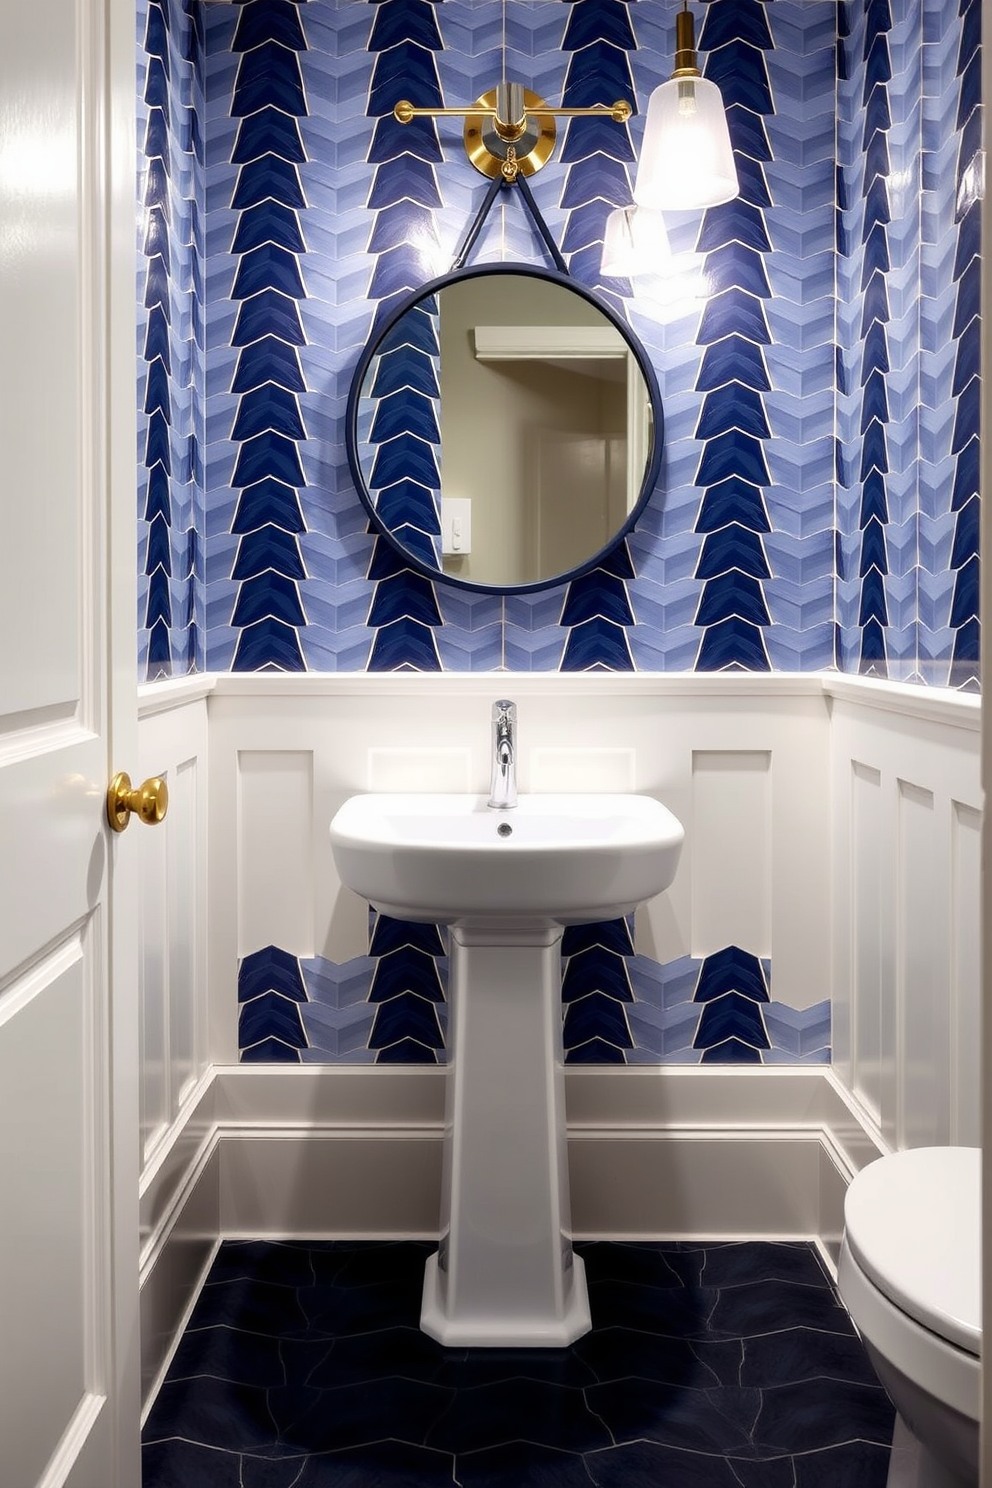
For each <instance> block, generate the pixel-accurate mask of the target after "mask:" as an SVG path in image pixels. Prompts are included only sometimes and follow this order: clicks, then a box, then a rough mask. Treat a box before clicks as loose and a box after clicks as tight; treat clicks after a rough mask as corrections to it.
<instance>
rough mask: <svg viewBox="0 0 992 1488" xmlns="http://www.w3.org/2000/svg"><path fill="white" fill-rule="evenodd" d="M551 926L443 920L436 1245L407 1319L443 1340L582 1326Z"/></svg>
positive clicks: (495, 1344)
mask: <svg viewBox="0 0 992 1488" xmlns="http://www.w3.org/2000/svg"><path fill="white" fill-rule="evenodd" d="M560 942H561V927H560V926H558V925H552V924H547V925H535V923H534V922H533V921H532V922H531V923H530V924H528V925H526V926H521V925H519V924H517V925H514V926H510V925H506V926H503V925H499V926H496V927H494V926H492V925H491V924H489V925H474V924H472V923H471V922H462V923H460V924H458V925H455V926H452V928H451V931H450V959H449V992H448V1003H449V1025H448V1029H449V1037H448V1042H449V1049H450V1058H451V1065H450V1068H449V1070H448V1087H447V1102H446V1104H447V1109H446V1116H445V1136H444V1172H443V1179H442V1197H441V1247H440V1250H439V1251H438V1253H437V1254H436V1255H434V1256H431V1258H430V1260H429V1261H428V1263H427V1274H426V1277H425V1280H424V1300H423V1310H422V1312H421V1317H420V1323H421V1327H422V1328H423V1329H424V1331H425V1332H427V1333H429V1334H431V1336H432V1337H434V1338H437V1339H439V1340H440V1342H441V1343H444V1344H448V1345H451V1346H453V1347H463V1348H464V1347H469V1348H472V1347H480V1348H501V1347H505V1348H562V1347H564V1346H565V1345H567V1344H569V1343H571V1342H572V1341H573V1340H574V1339H576V1338H579V1337H580V1336H581V1335H582V1334H583V1333H585V1332H587V1331H588V1329H589V1328H590V1326H591V1322H590V1317H589V1300H588V1295H587V1292H586V1282H585V1271H584V1268H583V1264H582V1260H581V1258H580V1257H578V1256H573V1254H572V1246H571V1235H570V1212H569V1201H568V1163H567V1154H566V1147H565V1099H564V1097H565V1083H564V1056H563V1051H562V1034H561V954H560Z"/></svg>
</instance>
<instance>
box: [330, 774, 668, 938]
mask: <svg viewBox="0 0 992 1488" xmlns="http://www.w3.org/2000/svg"><path fill="white" fill-rule="evenodd" d="M683 836H684V833H683V830H682V825H681V823H680V822H679V821H678V820H677V819H676V818H675V817H674V816H673V815H672V813H671V812H670V811H669V810H668V809H667V808H666V807H665V806H662V804H661V803H660V801H656V800H654V799H653V797H651V796H637V795H522V796H520V798H519V802H518V804H517V806H515V807H514V808H512V809H511V810H509V811H499V810H494V809H493V808H492V807H491V806H489V805H488V804H487V801H486V798H485V796H473V795H441V794H423V795H414V794H410V795H401V794H396V795H391V794H390V795H385V794H383V795H374V794H370V795H364V796H352V797H351V799H350V800H348V801H346V802H345V803H344V805H343V806H342V807H341V809H340V811H339V812H338V813H337V815H336V816H335V817H334V820H333V821H332V822H331V844H332V848H333V852H334V860H335V862H336V863H337V867H338V872H339V873H340V875H341V879H342V881H343V882H344V883H345V884H347V886H348V887H349V888H351V889H354V890H355V892H356V893H358V894H361V895H362V897H363V898H365V899H368V900H369V902H370V903H371V904H373V905H375V907H376V908H377V909H379V910H382V911H383V912H384V913H386V914H388V915H393V916H394V917H395V918H396V919H401V920H428V921H433V922H434V923H437V924H446V925H451V924H457V923H458V922H459V921H465V920H480V919H486V920H490V919H492V920H503V921H506V920H520V919H528V920H532V919H538V920H545V921H548V920H550V921H553V922H555V923H557V924H560V925H568V924H574V923H582V922H583V921H586V920H610V919H616V918H617V917H618V916H620V915H625V914H629V913H630V912H631V911H632V910H633V909H635V908H636V906H637V905H638V904H642V903H643V902H644V900H645V899H650V898H651V897H652V896H653V895H654V894H658V893H660V892H661V890H662V889H666V888H667V887H668V885H669V884H670V883H671V881H672V879H673V877H674V875H675V869H676V866H677V864H678V860H679V853H680V851H681V848H682V838H683Z"/></svg>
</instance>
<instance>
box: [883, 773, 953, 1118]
mask: <svg viewBox="0 0 992 1488" xmlns="http://www.w3.org/2000/svg"><path fill="white" fill-rule="evenodd" d="M897 790H898V864H897V870H896V871H897V935H898V945H897V987H898V998H899V1024H900V1031H901V1040H900V1043H901V1048H900V1056H901V1057H900V1064H901V1070H902V1080H901V1099H900V1108H901V1109H900V1114H901V1131H900V1142H899V1145H900V1146H901V1147H923V1146H930V1145H940V1144H942V1143H945V1142H947V1141H949V1140H950V1101H949V1084H950V1067H949V1066H950V1048H949V1042H950V1041H949V1022H950V988H949V985H948V966H947V960H948V957H947V950H948V946H947V878H948V863H947V859H946V856H945V854H944V853H942V852H941V851H940V848H941V846H942V844H941V842H940V840H939V837H938V834H937V824H936V820H935V811H934V797H933V794H932V792H930V791H928V790H924V789H922V788H921V787H920V786H918V785H913V784H911V783H910V782H908V781H905V780H900V781H899V782H898V786H897Z"/></svg>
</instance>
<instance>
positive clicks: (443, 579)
mask: <svg viewBox="0 0 992 1488" xmlns="http://www.w3.org/2000/svg"><path fill="white" fill-rule="evenodd" d="M493 274H528V275H532V276H533V277H534V278H538V279H545V280H547V281H548V282H549V283H551V284H559V285H562V286H563V287H564V288H566V289H570V290H572V291H573V293H575V294H577V295H580V296H581V297H582V298H583V299H584V300H587V301H588V302H589V303H590V304H591V305H594V306H595V308H596V309H597V310H599V311H600V313H601V314H603V315H605V316H606V318H607V319H608V320H609V321H610V322H611V323H612V324H613V325H614V326H615V327H616V329H617V330H618V331H619V332H620V334H621V335H622V336H623V338H624V340H625V341H626V343H627V345H628V346H629V347H630V349H631V351H632V352H633V353H634V356H635V357H636V359H637V364H638V366H639V368H640V371H641V376H642V377H643V378H644V382H645V385H646V387H647V390H648V397H649V398H650V401H651V408H652V411H653V420H652V434H651V450H650V453H649V456H648V461H647V466H646V468H645V471H644V479H643V481H642V483H641V490H640V494H639V496H638V498H637V501H636V502H635V504H634V506H633V507H632V508H631V510H630V512H628V514H627V518H626V520H625V521H624V523H623V525H622V526H621V527H620V528H619V529H618V530H617V532H616V533H615V534H614V536H613V537H612V538H611V539H610V541H609V542H608V543H605V544H604V546H603V547H601V548H600V549H599V550H598V552H596V553H593V555H592V556H591V557H590V558H588V559H587V560H586V561H585V562H584V563H580V564H578V565H576V567H574V568H570V569H567V570H565V571H563V572H562V573H559V574H554V575H552V576H551V577H550V578H547V579H537V580H535V581H534V582H533V583H529V584H483V583H480V582H478V581H473V580H472V579H461V578H457V577H455V576H454V575H453V574H446V573H445V572H444V571H443V569H442V568H441V567H440V566H437V567H435V566H434V565H433V564H430V563H427V562H425V561H424V560H423V559H422V558H420V557H419V556H418V555H417V554H416V553H414V552H412V551H411V550H410V548H408V547H407V546H406V545H405V544H404V543H402V542H400V540H399V539H398V538H397V537H396V536H395V535H394V533H393V532H392V530H391V529H390V528H389V527H388V526H387V524H386V523H385V522H384V521H383V520H382V518H381V517H380V516H379V513H378V512H377V510H376V508H375V503H374V502H373V500H372V493H371V491H370V490H369V488H368V484H367V483H366V480H365V476H364V474H363V472H362V468H361V463H360V459H359V450H358V406H359V401H360V399H361V390H362V384H363V382H364V380H365V374H366V373H367V372H368V369H369V367H370V365H371V363H372V361H373V359H374V358H375V357H376V355H377V354H378V352H379V350H380V348H381V346H382V345H383V343H384V341H385V340H386V338H387V337H388V336H389V333H390V332H391V331H392V329H393V327H394V326H395V325H396V324H397V322H398V321H399V320H401V319H402V317H403V316H404V315H406V314H407V313H408V311H410V310H412V309H413V308H414V307H415V306H416V305H419V304H421V303H422V302H423V301H425V300H429V299H430V297H431V296H432V295H436V294H437V293H438V291H439V290H441V289H444V287H445V286H446V285H448V284H457V283H458V282H459V281H460V280H463V279H479V278H483V277H485V276H488V275H493ZM664 434H665V424H664V411H663V409H662V405H661V389H660V387H659V384H658V379H657V377H656V375H655V371H654V368H653V367H652V365H651V363H650V361H649V360H648V357H647V354H646V353H645V351H644V348H643V346H642V345H641V343H640V341H639V340H638V339H637V337H636V336H635V335H634V333H633V331H632V330H631V328H630V326H629V325H628V324H627V322H626V321H625V320H623V319H622V318H621V317H620V316H619V315H618V314H617V313H616V311H615V310H614V309H613V307H612V306H611V305H610V304H608V303H607V302H606V301H605V300H604V299H602V298H600V296H599V295H598V294H596V292H595V291H594V290H592V289H590V288H589V287H588V286H586V285H584V284H580V283H578V281H577V280H575V279H573V278H572V276H571V275H570V274H562V273H559V272H558V271H557V270H555V269H548V268H544V267H542V266H539V265H534V264H523V263H486V264H472V265H470V266H469V267H467V268H462V269H454V270H452V271H451V272H449V273H447V274H442V275H440V276H439V277H438V278H437V279H432V280H430V281H429V282H428V283H426V284H423V285H421V286H420V287H419V288H418V289H415V290H413V291H412V292H411V293H410V294H409V295H408V296H407V297H406V298H405V299H404V300H403V301H402V302H401V303H400V304H399V305H398V306H397V307H396V309H395V310H393V311H392V312H391V313H390V315H389V316H388V317H387V319H386V320H384V321H383V322H382V324H381V325H380V326H379V327H378V329H377V331H376V333H375V334H374V335H373V336H371V337H370V338H369V340H368V342H367V344H366V346H365V348H364V350H363V351H362V354H361V356H360V358H359V361H358V366H357V367H356V368H355V375H354V377H353V378H352V383H351V389H350V391H349V394H348V404H347V408H346V412H345V442H346V446H347V454H348V465H349V467H350V469H351V475H352V479H353V480H354V482H355V488H356V490H357V491H358V494H359V496H360V497H361V501H362V505H363V506H364V507H365V510H366V511H367V513H368V515H369V519H370V521H371V523H372V530H373V531H374V532H375V533H376V534H377V536H380V537H383V538H385V539H386V541H387V542H388V543H389V544H390V546H391V547H392V548H393V550H394V551H395V552H396V553H398V554H399V556H400V557H401V558H402V560H403V563H404V566H405V567H407V568H410V569H412V570H413V571H414V572H415V573H418V574H422V575H423V576H424V577H425V578H428V579H431V580H432V581H434V580H436V581H437V582H439V583H442V584H449V585H450V586H451V587H452V588H454V589H465V590H469V591H471V592H473V593H477V594H479V593H481V594H532V593H535V592H536V591H538V590H541V589H554V588H557V587H558V586H559V585H562V584H568V583H571V581H572V580H573V579H577V578H581V576H582V575H583V574H587V573H590V572H591V571H592V570H593V569H594V568H601V567H602V565H603V564H604V563H605V562H606V561H607V560H608V558H609V556H610V554H611V553H613V552H614V551H615V550H616V548H617V547H618V546H619V545H620V543H622V542H623V541H624V539H625V538H626V537H627V536H628V534H629V533H630V532H631V531H632V530H633V528H634V527H635V525H636V523H637V519H638V517H639V516H640V515H641V513H642V512H643V510H644V508H645V507H646V506H647V503H648V501H649V500H650V498H651V496H652V494H653V492H654V488H655V486H656V484H657V481H658V475H659V472H660V470H661V460H662V454H663V451H664V447H665V437H664Z"/></svg>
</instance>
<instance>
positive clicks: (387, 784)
mask: <svg viewBox="0 0 992 1488" xmlns="http://www.w3.org/2000/svg"><path fill="white" fill-rule="evenodd" d="M471 763H472V757H471V754H470V752H469V750H467V749H440V748H437V749H416V748H413V749H411V748H407V747H406V746H405V745H404V746H403V747H396V746H393V745H389V746H378V747H376V748H374V749H370V750H369V769H368V780H369V785H368V788H369V790H370V791H468V790H471V788H472V787H471Z"/></svg>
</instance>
